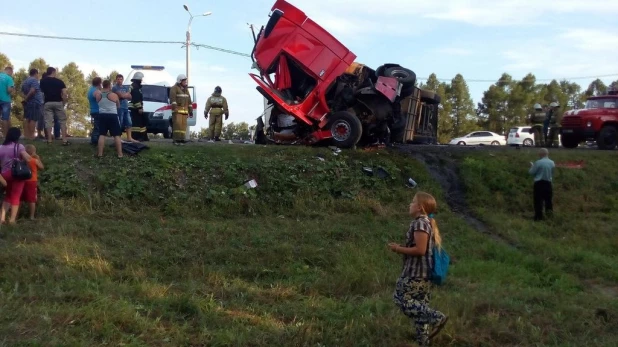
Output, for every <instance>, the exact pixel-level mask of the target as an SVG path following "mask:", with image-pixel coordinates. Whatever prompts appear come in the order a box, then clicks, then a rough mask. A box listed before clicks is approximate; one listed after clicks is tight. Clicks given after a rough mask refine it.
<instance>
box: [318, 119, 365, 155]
mask: <svg viewBox="0 0 618 347" xmlns="http://www.w3.org/2000/svg"><path fill="white" fill-rule="evenodd" d="M326 130H329V131H330V133H331V136H332V138H331V142H332V144H333V145H334V146H337V147H340V148H352V147H354V146H355V145H356V144H357V143H358V141H360V139H361V136H362V135H363V125H362V124H361V121H360V119H358V117H356V115H355V114H353V113H350V112H348V111H339V112H335V113H334V114H333V115H332V116H330V117H329V120H328V124H327V125H326Z"/></svg>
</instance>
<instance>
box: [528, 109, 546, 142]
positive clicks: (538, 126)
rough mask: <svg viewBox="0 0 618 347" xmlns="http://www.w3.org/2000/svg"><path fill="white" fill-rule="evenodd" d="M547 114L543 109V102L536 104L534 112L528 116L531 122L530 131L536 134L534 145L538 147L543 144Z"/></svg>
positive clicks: (529, 122)
mask: <svg viewBox="0 0 618 347" xmlns="http://www.w3.org/2000/svg"><path fill="white" fill-rule="evenodd" d="M545 117H546V114H545V112H544V111H543V106H541V104H539V103H536V104H534V113H533V114H531V115H530V116H529V117H528V124H530V133H531V134H534V145H535V146H536V147H542V146H543V141H544V139H543V122H545Z"/></svg>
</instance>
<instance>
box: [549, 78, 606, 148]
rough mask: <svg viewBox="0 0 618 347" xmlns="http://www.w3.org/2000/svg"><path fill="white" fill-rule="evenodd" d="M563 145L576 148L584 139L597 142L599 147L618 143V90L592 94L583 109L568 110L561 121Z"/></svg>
mask: <svg viewBox="0 0 618 347" xmlns="http://www.w3.org/2000/svg"><path fill="white" fill-rule="evenodd" d="M560 125H561V128H562V129H561V131H560V133H561V135H562V146H564V147H566V148H575V147H577V146H578V145H579V143H580V142H582V141H587V140H592V141H596V142H597V146H598V148H599V149H614V148H616V146H617V145H618V131H617V130H618V91H617V90H611V91H609V92H608V93H607V95H599V96H591V97H589V98H588V99H587V100H586V106H585V107H584V108H583V109H579V110H571V111H567V112H566V113H565V114H564V117H563V118H562V122H561V124H560Z"/></svg>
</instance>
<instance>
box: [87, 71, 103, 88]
mask: <svg viewBox="0 0 618 347" xmlns="http://www.w3.org/2000/svg"><path fill="white" fill-rule="evenodd" d="M95 77H101V76H99V74H98V73H97V72H96V71H94V70H92V71H90V74H88V76H87V77H86V85H88V86H89V85H91V84H92V80H93V79H94V78H95Z"/></svg>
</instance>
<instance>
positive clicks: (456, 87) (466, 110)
mask: <svg viewBox="0 0 618 347" xmlns="http://www.w3.org/2000/svg"><path fill="white" fill-rule="evenodd" d="M447 95H448V97H447V102H448V103H449V104H450V107H451V118H452V120H453V136H460V135H463V134H466V133H468V132H471V131H474V130H476V129H477V125H476V112H475V109H474V102H473V101H472V98H471V97H470V90H469V89H468V84H467V83H466V80H465V79H464V77H463V76H462V75H461V74H457V75H456V76H455V77H454V78H453V79H452V80H451V85H450V87H449V90H448V93H447Z"/></svg>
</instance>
